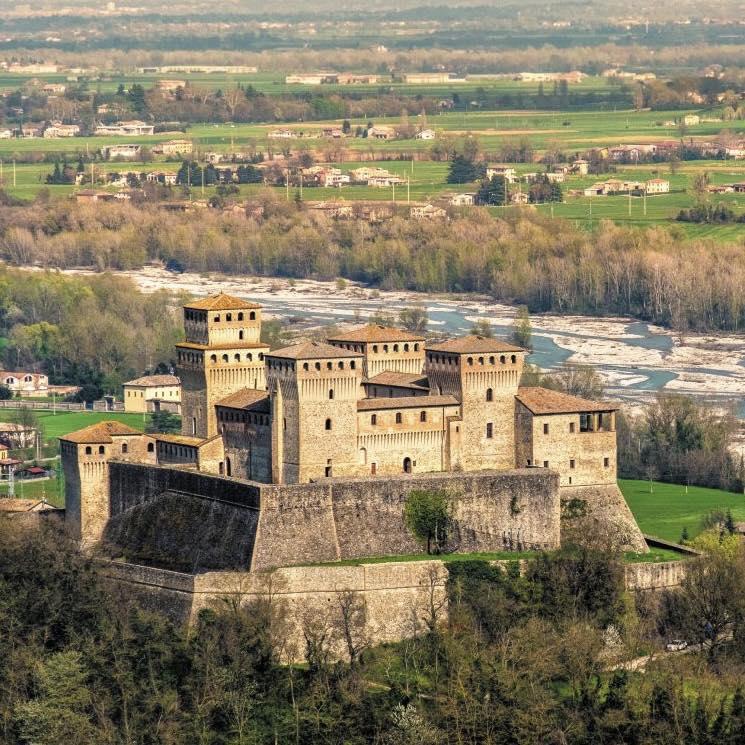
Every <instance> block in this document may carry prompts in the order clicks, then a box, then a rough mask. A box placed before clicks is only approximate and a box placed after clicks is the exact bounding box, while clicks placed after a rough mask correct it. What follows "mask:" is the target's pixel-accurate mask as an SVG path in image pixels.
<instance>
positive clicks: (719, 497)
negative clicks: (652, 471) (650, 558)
mask: <svg viewBox="0 0 745 745" xmlns="http://www.w3.org/2000/svg"><path fill="white" fill-rule="evenodd" d="M618 485H619V487H620V488H621V491H622V492H623V495H624V497H625V498H626V501H627V503H628V505H629V507H630V508H631V511H632V512H633V513H634V517H636V521H637V522H638V523H639V527H640V528H641V529H642V532H644V533H647V534H648V535H653V536H656V537H657V538H663V539H665V540H668V541H678V540H679V539H680V533H681V531H682V530H683V528H684V527H685V528H687V529H688V535H689V536H690V537H691V538H693V537H694V536H695V535H697V534H698V533H700V532H701V519H702V518H703V517H704V516H705V515H706V514H707V513H709V512H711V511H712V510H721V511H724V512H726V511H727V510H731V511H732V516H733V517H734V519H735V520H736V521H737V520H745V495H743V494H733V493H731V492H725V491H719V490H718V489H704V488H703V487H698V486H689V487H688V493H687V494H686V487H685V486H680V485H678V484H662V483H658V482H655V483H654V484H653V491H652V493H651V494H650V492H649V481H633V480H625V479H620V480H619V482H618ZM655 550H659V549H655Z"/></svg>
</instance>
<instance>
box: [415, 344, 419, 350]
mask: <svg viewBox="0 0 745 745" xmlns="http://www.w3.org/2000/svg"><path fill="white" fill-rule="evenodd" d="M414 351H415V352H418V351H419V345H418V344H415V345H414Z"/></svg>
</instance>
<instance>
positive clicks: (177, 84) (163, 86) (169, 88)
mask: <svg viewBox="0 0 745 745" xmlns="http://www.w3.org/2000/svg"><path fill="white" fill-rule="evenodd" d="M157 87H158V88H159V89H160V90H162V91H166V92H167V93H175V92H176V91H177V90H178V89H179V88H186V81H185V80H159V81H158V83H157Z"/></svg>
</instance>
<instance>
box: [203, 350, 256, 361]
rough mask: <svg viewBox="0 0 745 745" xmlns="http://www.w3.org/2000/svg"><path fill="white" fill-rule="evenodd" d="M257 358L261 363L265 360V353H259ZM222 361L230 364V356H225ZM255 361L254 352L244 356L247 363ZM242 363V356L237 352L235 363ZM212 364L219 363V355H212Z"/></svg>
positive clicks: (234, 357) (234, 356)
mask: <svg viewBox="0 0 745 745" xmlns="http://www.w3.org/2000/svg"><path fill="white" fill-rule="evenodd" d="M257 358H258V359H259V360H260V361H261V360H263V359H264V353H263V352H259V354H258V355H257ZM221 359H222V361H223V362H230V355H229V354H224V355H223V356H222V358H221ZM253 359H254V355H253V352H248V354H245V355H244V360H245V361H246V362H253ZM240 361H241V356H240V354H239V353H238V352H236V353H235V354H234V355H233V362H240ZM210 362H217V355H216V354H211V355H210Z"/></svg>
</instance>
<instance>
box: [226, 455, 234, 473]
mask: <svg viewBox="0 0 745 745" xmlns="http://www.w3.org/2000/svg"><path fill="white" fill-rule="evenodd" d="M225 475H226V476H232V475H233V466H232V465H231V463H230V458H225Z"/></svg>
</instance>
